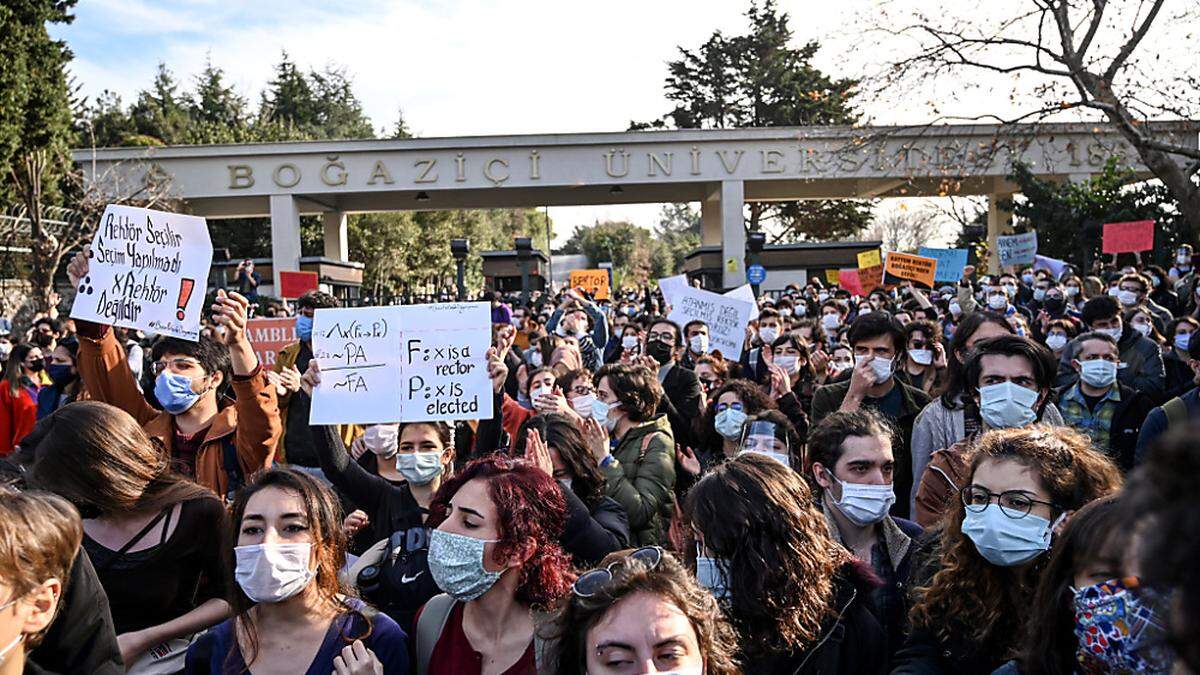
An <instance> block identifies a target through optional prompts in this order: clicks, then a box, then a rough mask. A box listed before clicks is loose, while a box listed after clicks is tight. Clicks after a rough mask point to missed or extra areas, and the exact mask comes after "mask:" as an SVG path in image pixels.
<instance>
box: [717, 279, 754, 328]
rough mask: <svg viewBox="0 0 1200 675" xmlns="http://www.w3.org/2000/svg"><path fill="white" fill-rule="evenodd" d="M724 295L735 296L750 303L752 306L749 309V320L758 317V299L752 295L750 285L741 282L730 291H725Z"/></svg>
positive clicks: (752, 291)
mask: <svg viewBox="0 0 1200 675" xmlns="http://www.w3.org/2000/svg"><path fill="white" fill-rule="evenodd" d="M725 297H727V298H737V299H739V300H745V301H746V302H748V303H750V304H751V305H752V307H753V308H752V309H751V310H750V320H751V321H754V320H755V319H757V318H758V299H757V298H755V297H754V289H753V288H751V287H750V284H742V285H741V286H738V287H737V288H735V289H733V290H732V291H728V292H726V293H725Z"/></svg>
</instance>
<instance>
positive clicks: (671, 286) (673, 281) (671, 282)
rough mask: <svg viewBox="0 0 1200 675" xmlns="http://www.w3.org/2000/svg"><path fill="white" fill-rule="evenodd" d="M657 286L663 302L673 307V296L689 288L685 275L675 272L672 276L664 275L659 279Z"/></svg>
mask: <svg viewBox="0 0 1200 675" xmlns="http://www.w3.org/2000/svg"><path fill="white" fill-rule="evenodd" d="M658 288H659V290H660V291H662V294H663V302H665V303H667V304H668V305H670V306H672V307H674V306H675V298H676V297H677V296H678V295H679V294H680V293H683V292H684V291H686V290H687V289H688V288H689V287H688V280H687V275H686V274H676V275H675V276H673V277H664V278H662V279H659V280H658Z"/></svg>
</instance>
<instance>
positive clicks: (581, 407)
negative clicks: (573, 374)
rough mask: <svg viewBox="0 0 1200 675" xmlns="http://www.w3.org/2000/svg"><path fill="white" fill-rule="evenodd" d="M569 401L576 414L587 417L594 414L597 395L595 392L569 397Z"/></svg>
mask: <svg viewBox="0 0 1200 675" xmlns="http://www.w3.org/2000/svg"><path fill="white" fill-rule="evenodd" d="M567 403H569V404H570V405H571V410H574V411H575V412H576V414H578V415H579V416H580V417H584V418H587V417H591V416H592V406H594V405H595V404H596V396H595V395H594V394H584V395H582V396H576V397H575V398H571V399H567Z"/></svg>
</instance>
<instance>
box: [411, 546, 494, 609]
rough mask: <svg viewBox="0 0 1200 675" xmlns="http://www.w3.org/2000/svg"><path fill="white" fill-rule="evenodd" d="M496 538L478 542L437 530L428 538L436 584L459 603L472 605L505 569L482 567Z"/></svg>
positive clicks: (431, 570) (430, 568) (430, 571)
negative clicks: (485, 552) (471, 602)
mask: <svg viewBox="0 0 1200 675" xmlns="http://www.w3.org/2000/svg"><path fill="white" fill-rule="evenodd" d="M496 541H499V540H496V539H476V538H474V537H468V536H465V535H461V534H453V533H451V532H444V531H442V530H434V531H433V532H432V533H431V534H430V535H429V556H428V559H429V573H430V574H431V575H433V581H434V582H435V583H436V584H437V585H438V588H440V589H442V590H443V591H445V592H446V593H449V594H450V595H452V596H454V599H456V600H458V601H460V602H470V601H472V600H475V599H476V598H478V597H479V596H481V595H483V594H484V593H487V592H488V590H490V589H491V588H492V586H494V585H496V581H497V580H498V579H500V575H501V574H502V573H503V570H501V571H498V572H491V571H488V570H487V569H486V568H485V567H484V566H483V557H484V551H485V549H486V548H487V545H488V543H494V542H496Z"/></svg>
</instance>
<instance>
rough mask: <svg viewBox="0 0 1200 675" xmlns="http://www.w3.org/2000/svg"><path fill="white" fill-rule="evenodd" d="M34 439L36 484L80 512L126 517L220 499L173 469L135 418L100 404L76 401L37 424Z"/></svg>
mask: <svg viewBox="0 0 1200 675" xmlns="http://www.w3.org/2000/svg"><path fill="white" fill-rule="evenodd" d="M30 436H32V437H33V438H34V441H33V442H36V446H34V445H29V447H25V446H26V445H27V444H26V443H24V442H23V443H22V452H23V454H27V453H32V462H33V471H32V473H31V476H30V479H31V482H32V483H33V484H34V485H37V486H38V487H41V488H42V489H44V490H50V491H51V492H54V493H56V494H58V495H61V496H62V497H64V498H66V499H67V501H69V502H71V503H72V504H75V505H76V507H80V506H83V507H93V508H96V509H99V510H100V511H101V512H102V513H109V514H123V513H130V512H133V511H152V510H155V509H163V508H166V507H168V506H171V505H173V504H178V503H179V502H183V501H187V500H191V499H197V498H203V497H209V498H212V499H216V498H217V497H216V495H215V494H213V493H212V491H210V490H209V489H207V488H205V487H203V486H201V485H199V484H197V483H195V482H193V481H190V480H188V479H187V478H185V477H183V476H182V475H181V474H179V473H177V472H176V471H174V470H173V469H172V468H171V458H170V456H169V455H168V453H167V451H166V449H165V448H164V447H163V446H162V445H161V444H159V443H158V441H157V440H155V439H152V438H150V437H149V436H148V435H147V434H146V432H145V431H144V430H143V429H142V427H141V425H139V424H138V423H137V420H135V419H133V417H132V416H130V414H129V413H127V412H125V411H124V410H121V409H120V408H117V407H115V406H111V405H108V404H107V403H101V402H99V401H76V402H75V403H68V404H67V405H65V406H63V407H61V408H59V409H58V410H55V411H54V412H53V413H51V414H50V415H48V416H46V417H44V418H42V420H41V421H39V422H38V423H37V426H35V427H34V429H33V431H32V432H31V433H30Z"/></svg>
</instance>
